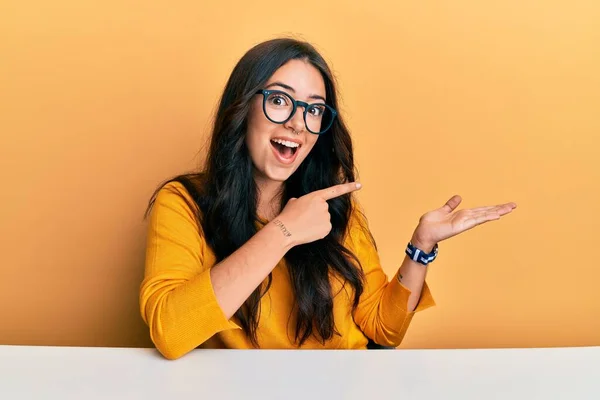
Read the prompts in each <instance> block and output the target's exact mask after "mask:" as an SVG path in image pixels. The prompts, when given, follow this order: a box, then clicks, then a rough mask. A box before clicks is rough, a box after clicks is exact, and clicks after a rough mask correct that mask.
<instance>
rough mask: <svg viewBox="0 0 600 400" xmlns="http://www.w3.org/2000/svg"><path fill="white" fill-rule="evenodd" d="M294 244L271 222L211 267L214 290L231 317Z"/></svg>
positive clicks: (223, 308) (220, 303)
mask: <svg viewBox="0 0 600 400" xmlns="http://www.w3.org/2000/svg"><path fill="white" fill-rule="evenodd" d="M291 247H292V242H291V240H290V238H289V237H288V236H286V234H285V232H284V231H283V230H282V229H281V228H280V227H278V226H276V225H275V223H274V222H270V223H268V224H267V225H266V226H265V227H264V228H263V229H261V230H260V231H258V232H257V233H256V235H254V236H253V237H252V238H250V240H248V242H246V243H245V244H244V245H243V246H241V247H240V248H239V249H238V250H236V251H235V252H233V253H232V254H231V255H230V256H229V257H227V258H226V259H224V260H223V261H222V262H220V263H219V264H217V265H215V266H214V267H213V268H212V269H211V272H210V276H211V281H212V285H213V290H214V292H215V296H216V298H217V302H218V303H219V305H220V306H221V309H222V310H223V313H224V314H225V316H226V317H227V318H231V316H233V314H235V312H236V311H237V310H238V309H239V308H240V307H241V305H242V304H243V303H244V301H246V299H247V298H248V297H249V296H250V295H251V294H252V292H253V291H254V290H255V289H256V288H257V287H258V285H260V284H261V282H263V281H264V279H265V278H266V277H267V276H268V275H269V273H270V272H271V271H272V270H273V268H275V266H276V265H277V264H278V263H279V261H281V259H282V258H283V257H284V256H285V254H286V253H287V252H288V251H289V249H290V248H291Z"/></svg>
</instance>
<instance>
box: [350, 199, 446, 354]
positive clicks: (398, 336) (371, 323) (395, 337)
mask: <svg viewBox="0 0 600 400" xmlns="http://www.w3.org/2000/svg"><path fill="white" fill-rule="evenodd" d="M359 215H360V214H359V213H358V211H354V213H353V216H352V218H351V221H350V230H349V232H350V235H349V237H350V247H351V248H352V250H353V252H354V254H355V255H356V256H357V258H358V259H359V261H360V263H361V266H362V269H363V272H364V275H365V284H364V291H363V293H362V295H361V297H360V301H359V304H358V307H357V308H356V310H355V312H354V320H355V322H356V323H357V325H358V326H359V327H360V328H361V330H362V331H363V332H364V333H365V335H366V336H368V337H369V338H371V339H372V340H373V341H375V342H376V343H378V344H380V345H383V346H394V347H397V346H399V345H400V343H401V342H402V339H403V338H404V335H405V334H406V331H407V330H408V327H409V325H410V322H411V320H412V318H413V316H414V314H415V313H416V312H418V311H422V310H425V309H426V308H429V307H431V306H434V305H435V302H434V300H433V297H432V295H431V293H430V291H429V287H428V286H427V282H424V283H423V289H422V291H421V296H420V300H419V303H418V304H417V307H416V308H415V309H414V310H413V311H408V307H407V305H408V298H409V296H410V294H411V291H410V289H408V288H407V287H406V286H404V285H403V284H402V283H400V281H399V280H398V278H397V273H396V274H395V275H394V277H393V278H392V279H391V280H388V277H387V275H386V274H385V272H384V271H383V269H382V267H381V263H380V260H379V255H378V253H377V250H376V247H375V243H374V240H373V239H372V236H371V233H370V232H369V229H368V226H367V222H366V220H365V219H364V218H362V217H360V216H359ZM399 267H400V265H398V268H399Z"/></svg>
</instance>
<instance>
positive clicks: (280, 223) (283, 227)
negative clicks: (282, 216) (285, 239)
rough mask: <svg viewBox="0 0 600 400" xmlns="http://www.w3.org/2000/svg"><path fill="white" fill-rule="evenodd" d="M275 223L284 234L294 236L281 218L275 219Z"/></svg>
mask: <svg viewBox="0 0 600 400" xmlns="http://www.w3.org/2000/svg"><path fill="white" fill-rule="evenodd" d="M273 223H274V224H275V226H278V227H279V229H281V232H283V234H284V235H285V236H292V233H291V232H290V231H288V230H287V228H286V227H285V225H284V224H283V222H281V221H280V220H278V219H276V220H275V221H273Z"/></svg>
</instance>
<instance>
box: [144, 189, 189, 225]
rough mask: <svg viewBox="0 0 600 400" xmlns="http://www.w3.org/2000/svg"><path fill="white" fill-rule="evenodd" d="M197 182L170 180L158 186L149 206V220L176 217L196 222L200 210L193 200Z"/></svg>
mask: <svg viewBox="0 0 600 400" xmlns="http://www.w3.org/2000/svg"><path fill="white" fill-rule="evenodd" d="M197 185H198V182H196V181H194V180H192V179H189V178H186V179H184V180H179V179H178V180H171V181H168V182H167V183H165V184H163V185H162V186H160V188H159V189H157V190H156V191H155V193H154V195H153V196H152V199H151V201H150V205H149V215H150V217H151V219H154V218H158V217H159V216H160V217H161V218H165V217H166V218H168V217H170V216H173V217H174V216H177V217H179V218H182V217H183V218H186V219H189V220H193V221H194V222H196V221H197V219H198V217H199V214H200V209H199V207H198V204H197V202H196V200H195V197H197V193H198V186H197Z"/></svg>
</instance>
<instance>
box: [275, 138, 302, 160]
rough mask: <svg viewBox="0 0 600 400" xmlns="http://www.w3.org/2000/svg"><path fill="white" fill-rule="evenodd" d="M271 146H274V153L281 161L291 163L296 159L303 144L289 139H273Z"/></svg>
mask: <svg viewBox="0 0 600 400" xmlns="http://www.w3.org/2000/svg"><path fill="white" fill-rule="evenodd" d="M271 147H272V148H273V153H274V154H275V156H276V158H277V159H278V160H279V161H280V162H282V163H284V164H289V163H291V162H293V161H294V160H295V159H296V156H297V154H298V150H299V149H300V147H301V145H300V144H299V143H294V142H290V141H287V140H282V139H271Z"/></svg>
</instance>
